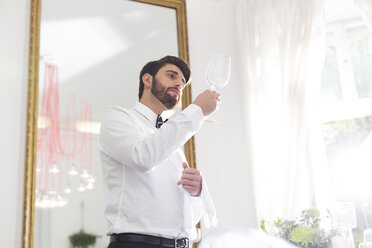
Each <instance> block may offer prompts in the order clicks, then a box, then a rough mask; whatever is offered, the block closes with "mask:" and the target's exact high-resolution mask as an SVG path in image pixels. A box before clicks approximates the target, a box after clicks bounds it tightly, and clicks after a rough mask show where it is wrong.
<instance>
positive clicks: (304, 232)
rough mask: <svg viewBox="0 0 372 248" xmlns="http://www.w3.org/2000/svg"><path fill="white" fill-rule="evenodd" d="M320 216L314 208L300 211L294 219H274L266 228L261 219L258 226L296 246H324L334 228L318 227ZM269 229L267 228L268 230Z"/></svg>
mask: <svg viewBox="0 0 372 248" xmlns="http://www.w3.org/2000/svg"><path fill="white" fill-rule="evenodd" d="M321 221H322V218H321V217H320V212H319V210H318V209H316V208H310V209H307V210H304V211H302V214H301V218H299V219H295V220H282V219H277V220H274V221H273V223H272V224H269V225H270V226H269V227H268V228H267V226H266V222H265V221H264V220H261V222H260V227H261V229H262V230H263V231H265V232H267V233H269V234H272V235H275V236H278V237H281V238H283V239H286V240H287V241H289V242H290V243H292V244H294V245H296V246H297V247H303V248H325V247H327V245H329V244H330V240H331V238H332V237H333V236H335V235H337V233H336V232H335V230H330V231H328V232H327V231H326V230H324V229H323V228H321V227H320V224H321ZM268 229H269V230H268Z"/></svg>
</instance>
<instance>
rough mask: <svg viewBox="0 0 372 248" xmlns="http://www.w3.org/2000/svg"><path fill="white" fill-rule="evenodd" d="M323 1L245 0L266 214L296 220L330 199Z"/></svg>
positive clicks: (260, 209)
mask: <svg viewBox="0 0 372 248" xmlns="http://www.w3.org/2000/svg"><path fill="white" fill-rule="evenodd" d="M322 7H323V6H322V1H321V0H313V1H298V0H264V1H257V0H237V1H236V12H237V25H238V30H239V32H240V33H239V37H240V42H241V43H240V46H241V52H242V53H241V63H240V71H241V72H242V73H243V75H241V76H242V78H244V79H245V82H244V85H245V86H244V87H245V89H244V94H245V96H246V100H247V102H246V106H248V108H247V109H246V111H247V112H246V116H247V123H248V129H249V130H250V137H249V140H250V143H251V148H252V152H251V154H253V155H252V165H253V178H254V187H255V189H254V190H255V197H256V207H257V213H258V218H259V219H261V218H265V219H266V220H272V219H276V218H278V217H280V218H294V217H295V216H298V215H299V214H300V212H301V210H304V209H306V208H309V207H310V206H313V205H314V204H315V203H316V201H319V200H320V199H324V198H326V197H327V193H326V192H327V190H325V188H326V187H327V186H326V185H327V181H328V179H329V178H328V176H327V172H326V170H325V166H324V150H323V149H324V148H322V142H321V139H320V121H319V119H317V118H316V116H317V115H316V113H317V106H318V96H319V88H320V79H321V70H322V67H323V59H324V37H323V19H322V9H323V8H322Z"/></svg>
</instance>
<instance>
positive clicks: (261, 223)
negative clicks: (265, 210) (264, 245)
mask: <svg viewBox="0 0 372 248" xmlns="http://www.w3.org/2000/svg"><path fill="white" fill-rule="evenodd" d="M260 228H261V230H262V231H265V232H267V231H266V227H265V220H264V219H262V220H261V221H260Z"/></svg>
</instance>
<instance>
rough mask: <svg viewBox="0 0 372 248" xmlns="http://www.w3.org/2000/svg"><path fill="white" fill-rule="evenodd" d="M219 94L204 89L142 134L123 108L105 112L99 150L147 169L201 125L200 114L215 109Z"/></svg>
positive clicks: (188, 137) (158, 161) (125, 162)
mask: <svg viewBox="0 0 372 248" xmlns="http://www.w3.org/2000/svg"><path fill="white" fill-rule="evenodd" d="M218 96H219V94H218V93H216V92H214V91H210V90H206V91H204V92H203V93H201V94H200V95H199V96H198V97H197V98H196V99H195V101H194V103H193V104H191V105H190V106H188V107H187V108H185V109H184V110H183V111H182V112H180V113H179V114H177V115H176V116H175V117H174V118H172V119H171V120H169V121H168V122H167V123H165V124H164V125H163V126H162V128H160V129H157V130H156V131H155V132H154V133H152V134H145V133H143V132H141V131H140V129H139V128H138V127H136V124H135V122H134V121H133V119H132V118H131V116H130V114H129V113H128V112H125V111H119V110H117V109H116V110H115V109H113V110H111V111H109V112H108V114H107V116H106V118H105V120H104V122H103V124H102V128H101V134H100V143H101V150H102V152H104V153H106V154H107V155H109V156H111V157H113V158H114V159H116V160H118V161H119V162H121V163H123V164H126V165H128V166H131V167H133V168H138V169H140V170H143V171H148V170H150V169H151V168H153V167H154V166H156V165H158V164H159V163H161V162H162V161H164V160H165V159H166V158H168V157H169V156H170V155H171V154H172V153H173V152H175V151H176V150H177V149H179V148H180V147H182V146H183V145H184V144H185V143H186V141H187V140H189V139H190V138H191V137H192V136H193V135H194V134H195V133H196V132H197V131H198V130H199V129H200V127H201V124H202V123H203V120H204V116H205V115H208V114H210V113H211V112H213V111H214V110H215V109H216V106H217V101H218Z"/></svg>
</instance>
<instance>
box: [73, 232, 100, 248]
mask: <svg viewBox="0 0 372 248" xmlns="http://www.w3.org/2000/svg"><path fill="white" fill-rule="evenodd" d="M97 237H99V236H97V235H94V234H89V233H86V232H84V230H83V229H81V230H80V232H78V233H74V234H72V235H71V236H69V239H70V243H71V245H72V247H73V248H78V247H79V248H87V247H88V246H89V245H94V244H95V243H96V238H97Z"/></svg>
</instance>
